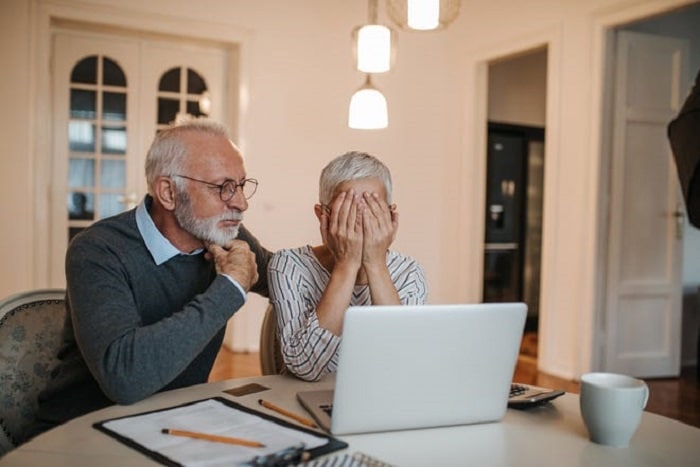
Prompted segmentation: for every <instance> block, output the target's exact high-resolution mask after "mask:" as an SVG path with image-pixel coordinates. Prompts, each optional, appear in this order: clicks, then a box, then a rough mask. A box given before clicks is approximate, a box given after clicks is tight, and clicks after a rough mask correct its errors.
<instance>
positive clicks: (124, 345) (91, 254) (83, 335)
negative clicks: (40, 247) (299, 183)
mask: <svg viewBox="0 0 700 467" xmlns="http://www.w3.org/2000/svg"><path fill="white" fill-rule="evenodd" d="M125 251H128V249H126V248H124V247H123V246H122V247H121V248H115V247H114V245H111V244H110V242H107V241H104V240H103V239H99V238H98V239H95V238H94V237H90V238H88V239H85V240H83V239H80V238H79V237H76V239H75V240H74V241H73V242H72V243H71V245H70V247H69V251H68V254H67V256H66V277H67V283H68V286H67V295H68V303H69V307H70V313H71V319H72V324H73V332H74V335H75V339H76V342H77V344H78V347H79V348H80V351H81V354H82V357H83V358H84V360H85V362H86V365H87V366H88V368H89V370H90V372H91V374H92V375H93V377H94V378H95V379H96V381H97V382H98V384H99V386H100V388H101V389H102V391H103V392H104V393H105V395H106V396H107V397H108V398H109V399H111V400H112V401H114V402H116V403H120V404H130V403H133V402H136V401H138V400H141V399H143V398H145V397H148V396H150V395H151V394H153V393H155V392H157V391H160V390H162V389H163V388H164V387H165V386H167V385H168V384H169V383H171V382H172V381H173V380H174V379H175V378H178V377H179V376H180V375H182V374H183V372H187V371H189V372H191V373H190V374H191V375H196V377H194V376H191V377H189V378H190V379H192V380H193V381H192V382H191V384H194V382H205V381H206V376H204V380H203V381H195V380H197V379H201V378H202V375H206V374H208V372H209V371H210V369H211V368H210V367H209V368H199V367H204V366H206V365H197V363H201V361H199V362H197V361H195V360H196V359H197V358H198V356H200V355H202V354H203V352H204V351H205V349H207V347H208V346H211V345H212V343H213V341H214V338H215V337H216V336H217V334H219V333H220V332H222V329H223V327H224V326H225V325H226V322H227V320H228V319H229V318H230V317H231V316H232V315H233V313H234V312H235V311H236V310H238V309H239V308H240V307H241V306H242V305H243V300H244V299H243V297H242V295H241V293H240V291H239V290H238V289H237V288H236V287H235V286H234V285H233V284H231V283H230V282H229V281H228V280H227V279H226V278H224V277H223V276H217V277H216V278H215V279H214V280H213V282H211V284H209V285H208V286H206V285H202V289H203V290H204V291H203V292H202V293H200V294H198V295H196V296H194V298H192V299H190V298H191V297H189V296H188V297H187V300H185V304H184V306H183V307H182V308H181V309H173V310H168V309H164V308H167V307H168V306H169V305H168V303H173V302H174V300H172V297H173V296H174V295H176V294H182V292H181V291H180V289H188V290H189V288H190V286H189V284H187V285H186V284H185V283H184V282H183V283H180V284H178V283H173V282H174V281H172V280H170V276H165V277H164V278H163V280H162V283H158V282H155V281H150V280H149V281H148V282H147V284H148V285H144V283H142V280H143V279H141V280H139V279H138V277H134V275H133V273H132V272H131V271H130V270H129V268H128V267H127V266H126V264H125V261H127V260H125V256H128V255H127V254H125ZM139 259H140V260H142V261H146V259H145V258H140V257H139ZM149 259H150V258H149ZM171 261H172V260H171ZM162 267H166V268H167V267H168V263H165V265H161V266H159V268H162ZM170 267H171V268H173V270H175V269H176V268H175V267H174V265H171V266H170ZM183 279H186V278H183ZM210 280H211V279H207V280H206V281H202V284H208V281H210ZM135 282H136V283H135ZM143 287H150V288H152V289H153V290H146V291H144V289H143ZM137 288H138V289H139V292H140V296H144V295H145V296H148V297H149V300H151V302H152V303H150V304H147V305H144V304H143V303H137V294H136V293H135V291H134V289H137ZM183 296H185V295H184V294H183ZM159 304H161V305H160V307H159ZM139 307H140V308H139ZM208 350H209V352H216V351H217V350H218V348H217V349H208ZM212 361H213V360H212ZM193 362H194V363H193ZM190 365H193V366H195V367H197V368H188V367H190ZM180 377H181V376H180ZM184 379H188V378H187V377H185V378H184Z"/></svg>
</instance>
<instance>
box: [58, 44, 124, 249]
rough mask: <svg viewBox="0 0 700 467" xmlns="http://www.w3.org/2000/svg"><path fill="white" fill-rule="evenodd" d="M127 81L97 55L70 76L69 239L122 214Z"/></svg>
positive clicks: (117, 68)
mask: <svg viewBox="0 0 700 467" xmlns="http://www.w3.org/2000/svg"><path fill="white" fill-rule="evenodd" d="M126 98H127V80H126V76H125V74H124V72H123V71H122V68H121V67H120V66H119V64H118V63H117V62H116V61H114V60H112V59H110V58H109V57H106V56H102V55H91V56H88V57H85V58H83V59H81V60H80V61H79V62H78V63H77V64H76V65H75V66H74V67H73V69H72V71H71V79H70V116H69V121H68V146H69V148H68V151H69V160H68V199H67V201H66V205H67V213H68V238H69V239H71V238H73V236H74V235H75V234H77V233H78V232H80V231H81V230H82V229H84V228H85V227H87V226H88V225H90V224H91V223H92V222H94V221H96V220H97V219H101V218H103V217H108V216H111V215H113V214H117V213H118V212H120V211H122V210H123V199H124V196H125V190H126V151H127V125H126V116H127V108H126V101H127V99H126Z"/></svg>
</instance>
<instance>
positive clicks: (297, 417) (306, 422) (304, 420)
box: [258, 399, 318, 428]
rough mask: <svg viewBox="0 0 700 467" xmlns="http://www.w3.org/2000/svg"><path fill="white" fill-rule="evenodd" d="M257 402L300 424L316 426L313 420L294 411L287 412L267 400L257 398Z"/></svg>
mask: <svg viewBox="0 0 700 467" xmlns="http://www.w3.org/2000/svg"><path fill="white" fill-rule="evenodd" d="M258 404H260V405H262V406H263V407H265V408H268V409H270V410H274V411H275V412H277V413H281V414H282V415H284V416H286V417H289V418H292V419H294V420H296V421H297V422H299V423H301V424H302V425H306V426H308V427H311V428H318V427H317V426H316V424H315V423H314V422H312V421H311V420H309V419H308V418H304V417H302V416H301V415H297V414H295V413H292V412H289V411H288V410H284V409H283V408H282V407H277V406H276V405H275V404H272V403H270V402H267V401H265V400H262V399H258Z"/></svg>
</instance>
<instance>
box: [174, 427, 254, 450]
mask: <svg viewBox="0 0 700 467" xmlns="http://www.w3.org/2000/svg"><path fill="white" fill-rule="evenodd" d="M161 432H162V433H165V434H166V435H174V436H185V437H187V438H195V439H203V440H205V441H213V442H215V443H226V444H235V445H237V446H248V447H251V448H264V447H265V445H264V444H262V443H259V442H257V441H251V440H248V439H242V438H231V437H230V436H219V435H210V434H207V433H197V432H196V431H187V430H173V429H170V428H163V429H162V430H161Z"/></svg>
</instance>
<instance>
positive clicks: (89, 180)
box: [68, 159, 95, 188]
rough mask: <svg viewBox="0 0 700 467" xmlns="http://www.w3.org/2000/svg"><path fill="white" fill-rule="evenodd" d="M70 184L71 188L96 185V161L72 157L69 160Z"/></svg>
mask: <svg viewBox="0 0 700 467" xmlns="http://www.w3.org/2000/svg"><path fill="white" fill-rule="evenodd" d="M68 186H69V187H71V188H81V187H93V186H95V161H94V160H92V159H71V160H70V161H69V162H68Z"/></svg>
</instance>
